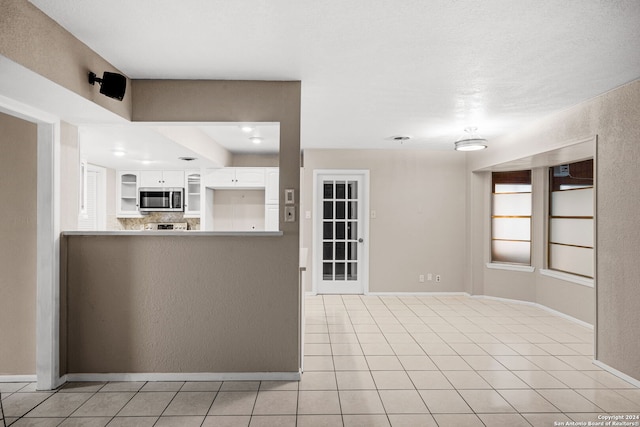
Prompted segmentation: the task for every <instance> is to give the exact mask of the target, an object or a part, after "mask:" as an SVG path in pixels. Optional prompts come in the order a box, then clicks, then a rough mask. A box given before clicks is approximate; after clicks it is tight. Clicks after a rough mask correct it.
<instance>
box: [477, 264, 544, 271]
mask: <svg viewBox="0 0 640 427" xmlns="http://www.w3.org/2000/svg"><path fill="white" fill-rule="evenodd" d="M487 268H490V269H492V270H509V271H522V272H525V273H533V271H534V270H535V269H536V268H535V267H531V266H530V265H515V264H498V263H494V262H488V263H487Z"/></svg>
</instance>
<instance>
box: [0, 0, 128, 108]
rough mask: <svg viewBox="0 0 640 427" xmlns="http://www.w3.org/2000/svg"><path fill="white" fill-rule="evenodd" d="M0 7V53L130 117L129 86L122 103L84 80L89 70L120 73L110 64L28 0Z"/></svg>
mask: <svg viewBox="0 0 640 427" xmlns="http://www.w3.org/2000/svg"><path fill="white" fill-rule="evenodd" d="M0 10H1V11H2V13H0V55H3V56H5V57H7V58H9V59H11V60H12V61H14V62H17V63H18V64H20V65H22V66H24V67H26V68H29V69H30V70H32V71H35V72H36V73H38V74H40V75H42V76H44V77H46V78H48V79H49V80H51V81H53V82H55V83H57V84H59V85H60V86H62V87H64V88H66V89H69V90H71V91H72V92H75V93H77V94H78V95H80V96H82V97H84V98H86V99H88V100H90V101H93V102H95V103H96V104H98V105H101V106H102V107H104V108H106V109H108V110H110V111H112V112H114V113H116V114H118V115H120V116H122V117H124V118H127V119H128V118H130V117H131V91H130V88H129V87H127V91H126V94H125V97H124V100H123V101H122V102H121V101H117V100H115V99H111V98H107V97H106V96H104V95H102V94H100V90H99V86H98V85H97V84H96V85H95V86H91V85H90V84H89V82H88V80H87V76H88V73H89V71H93V72H94V73H96V74H97V75H98V76H102V73H103V72H104V71H111V72H118V73H121V72H120V71H118V70H117V69H115V68H114V67H113V65H111V64H109V63H108V62H107V61H105V60H104V59H103V58H102V57H100V56H99V55H98V54H96V53H95V52H94V51H92V50H91V49H89V47H87V46H86V45H85V44H84V43H82V42H80V41H79V40H78V39H77V38H75V37H74V36H73V35H71V34H70V33H69V32H68V31H67V30H65V29H64V28H62V27H61V26H60V25H58V23H56V22H55V21H54V20H52V19H51V18H49V17H48V16H47V15H45V14H44V13H42V12H41V11H40V10H39V9H38V8H36V7H35V6H34V5H32V4H31V3H29V2H28V1H27V0H0ZM96 13H98V12H96ZM129 85H130V81H127V86H129Z"/></svg>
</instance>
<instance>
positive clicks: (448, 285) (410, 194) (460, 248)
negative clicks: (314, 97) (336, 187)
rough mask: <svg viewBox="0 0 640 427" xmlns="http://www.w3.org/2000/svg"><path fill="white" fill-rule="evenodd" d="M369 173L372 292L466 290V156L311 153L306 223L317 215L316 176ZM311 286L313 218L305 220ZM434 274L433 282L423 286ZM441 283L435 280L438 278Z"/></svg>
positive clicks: (406, 152) (410, 152) (306, 172)
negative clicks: (324, 171)
mask: <svg viewBox="0 0 640 427" xmlns="http://www.w3.org/2000/svg"><path fill="white" fill-rule="evenodd" d="M316 169H366V170H369V171H370V191H371V193H370V209H371V210H372V211H376V218H375V219H373V218H372V219H370V222H369V224H370V234H369V239H368V240H369V254H370V261H369V291H370V292H463V291H464V290H465V289H464V269H463V268H461V266H462V265H464V264H463V263H464V251H465V231H466V230H465V209H466V205H465V195H466V192H465V191H466V189H465V173H464V172H465V157H464V154H462V153H457V152H453V151H451V152H436V151H426V150H305V151H304V176H303V181H304V191H303V199H302V203H303V206H302V209H301V215H300V217H301V218H304V217H305V211H313V200H312V199H313V197H312V196H313V171H314V170H316ZM302 221H303V224H302V228H303V238H302V246H303V247H306V248H309V265H308V270H307V272H306V275H305V283H306V284H307V291H311V286H312V277H313V274H314V273H313V270H312V263H311V260H312V259H313V256H314V255H313V244H312V229H313V222H312V221H313V220H311V219H303V220H302ZM428 273H432V274H433V275H434V281H431V282H429V281H425V282H424V283H419V281H418V276H419V275H420V274H424V275H425V276H426V275H427V274H428ZM436 274H439V275H441V277H442V281H441V282H440V283H436V282H435V275H436Z"/></svg>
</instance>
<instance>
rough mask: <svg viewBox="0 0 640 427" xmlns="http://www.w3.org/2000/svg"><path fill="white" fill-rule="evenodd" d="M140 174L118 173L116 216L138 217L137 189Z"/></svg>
mask: <svg viewBox="0 0 640 427" xmlns="http://www.w3.org/2000/svg"><path fill="white" fill-rule="evenodd" d="M139 180H140V174H139V172H137V171H118V174H117V182H116V216H117V217H119V218H127V217H139V216H140V212H138V188H140V185H139Z"/></svg>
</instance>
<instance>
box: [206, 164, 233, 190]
mask: <svg viewBox="0 0 640 427" xmlns="http://www.w3.org/2000/svg"><path fill="white" fill-rule="evenodd" d="M205 185H206V186H207V187H216V188H229V187H235V185H236V171H235V169H234V168H220V169H209V170H207V176H206V180H205Z"/></svg>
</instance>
